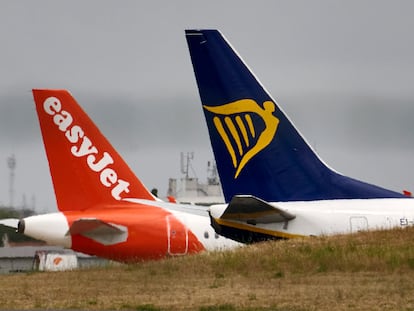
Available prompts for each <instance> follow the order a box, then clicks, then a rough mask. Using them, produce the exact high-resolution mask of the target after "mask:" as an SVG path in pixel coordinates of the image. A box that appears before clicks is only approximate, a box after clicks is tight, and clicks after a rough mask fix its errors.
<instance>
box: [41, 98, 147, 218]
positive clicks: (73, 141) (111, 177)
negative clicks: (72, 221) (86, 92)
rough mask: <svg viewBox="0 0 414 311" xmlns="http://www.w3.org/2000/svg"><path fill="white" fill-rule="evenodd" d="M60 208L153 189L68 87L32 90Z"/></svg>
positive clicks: (108, 201) (112, 200)
mask: <svg viewBox="0 0 414 311" xmlns="http://www.w3.org/2000/svg"><path fill="white" fill-rule="evenodd" d="M33 97H34V101H35V104H36V111H37V115H38V118H39V123H40V128H41V131H42V136H43V143H44V145H45V149H46V154H47V158H48V161H49V168H50V173H51V175H52V181H53V186H54V190H55V195H56V201H57V205H58V209H59V210H60V211H71V210H84V209H88V208H94V207H95V206H98V205H99V207H101V208H102V205H107V206H108V207H115V206H116V205H117V204H119V201H122V199H124V198H140V199H148V200H154V197H153V196H152V195H151V193H150V192H149V191H148V190H147V189H146V188H145V187H144V185H143V184H142V183H141V181H140V180H138V178H137V177H136V176H135V174H134V173H133V172H132V171H131V169H130V168H129V167H128V165H127V164H126V163H125V161H124V160H123V159H122V158H121V156H120V155H119V154H118V153H117V152H116V150H115V149H114V148H113V147H112V146H111V144H110V143H109V142H108V140H107V139H106V138H105V137H104V136H103V135H102V133H101V132H100V131H99V129H98V128H97V127H96V125H95V124H94V123H93V122H92V120H91V119H90V118H89V117H88V115H87V114H86V113H85V112H84V111H83V110H82V108H81V107H80V106H79V105H78V103H77V102H76V100H75V99H74V98H73V97H72V95H71V94H70V93H69V92H68V91H66V90H33Z"/></svg>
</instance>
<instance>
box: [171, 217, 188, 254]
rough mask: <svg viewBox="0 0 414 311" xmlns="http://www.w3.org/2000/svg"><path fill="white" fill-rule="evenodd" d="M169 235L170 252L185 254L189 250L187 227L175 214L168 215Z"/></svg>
mask: <svg viewBox="0 0 414 311" xmlns="http://www.w3.org/2000/svg"><path fill="white" fill-rule="evenodd" d="M166 221H167V235H168V254H169V255H185V254H187V251H188V230H187V227H186V226H185V225H184V224H183V223H182V222H180V221H179V220H178V219H177V218H175V217H174V216H173V215H169V216H167V217H166Z"/></svg>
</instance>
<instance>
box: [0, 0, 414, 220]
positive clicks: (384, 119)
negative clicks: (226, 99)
mask: <svg viewBox="0 0 414 311" xmlns="http://www.w3.org/2000/svg"><path fill="white" fill-rule="evenodd" d="M413 11H414V2H412V1H384V2H383V1H305V0H303V1H121V2H120V1H83V0H82V1H66V2H64V1H42V0H41V1H2V2H1V4H0V40H1V43H0V47H1V52H0V69H1V70H0V204H8V203H9V187H8V180H9V171H8V168H7V163H6V160H7V157H9V156H10V155H11V154H14V155H15V157H16V160H17V167H16V170H15V196H14V202H15V205H21V204H22V203H23V201H24V199H23V198H24V197H25V199H26V204H27V205H28V206H29V207H30V206H31V204H32V197H33V196H34V197H35V205H36V208H37V211H38V212H42V211H45V210H48V211H53V210H55V209H56V207H55V199H54V194H53V189H52V184H51V179H50V176H49V170H48V166H47V160H46V155H45V153H44V149H43V143H42V140H41V136H40V130H39V126H38V123H37V119H36V115H35V110H34V104H33V100H32V95H31V92H30V91H31V89H32V88H66V89H69V90H70V91H71V92H72V94H73V95H74V96H75V97H76V99H77V100H78V102H79V103H80V104H81V105H82V107H84V109H85V110H86V111H87V112H88V113H89V114H90V116H91V117H92V119H93V120H94V121H95V122H96V123H97V124H98V126H99V127H100V128H101V130H102V132H103V133H104V134H105V135H106V136H107V137H108V138H109V140H110V141H111V142H112V143H113V144H114V146H115V147H116V148H117V149H118V151H119V152H120V154H121V155H123V156H124V158H125V159H126V161H127V162H128V163H129V164H130V166H131V167H132V169H133V170H134V171H135V172H136V173H137V175H138V177H139V178H140V179H141V180H142V181H143V182H144V183H145V184H146V185H147V187H148V188H152V187H157V188H158V189H159V192H160V195H165V193H166V191H167V184H168V178H170V177H180V162H179V159H180V151H184V152H186V151H194V152H195V159H194V162H193V167H194V169H195V171H196V172H197V175H198V177H200V179H201V180H204V178H205V176H206V168H207V161H208V160H211V159H212V158H213V156H212V151H211V147H210V142H209V140H208V133H207V128H206V125H205V123H204V117H203V115H202V111H201V107H200V101H199V97H198V93H197V88H196V83H195V79H194V75H193V72H192V67H191V62H190V58H189V53H188V50H187V45H186V42H185V38H184V29H186V28H217V29H220V30H221V31H222V32H223V34H224V35H225V36H226V37H227V38H228V40H229V41H230V42H231V43H232V45H233V46H234V47H235V48H236V49H237V50H238V52H239V53H240V54H241V56H242V57H243V58H244V60H245V61H246V62H247V63H248V65H249V66H250V68H252V69H253V71H254V72H255V73H256V75H257V76H258V77H259V78H260V80H261V81H262V83H263V84H264V85H265V86H266V88H267V89H268V90H269V91H270V92H271V93H272V95H273V97H274V98H275V99H276V101H278V103H279V105H280V106H281V107H282V108H283V109H284V110H285V112H287V113H288V115H289V117H290V118H291V119H292V120H293V121H294V122H295V124H296V125H297V126H298V128H299V130H300V131H301V132H302V134H303V135H304V136H305V137H306V138H307V140H308V141H309V142H310V143H311V144H312V146H313V147H314V148H315V149H316V150H317V151H318V152H319V154H320V155H321V157H322V158H323V159H324V160H325V162H327V163H328V164H329V165H330V166H331V167H333V168H335V169H336V170H338V171H340V172H341V173H344V174H346V175H350V176H352V177H355V178H359V179H362V180H364V181H368V182H371V183H375V184H378V185H381V186H384V187H387V188H390V189H393V190H398V191H400V190H402V189H410V190H413V191H414V179H413V178H412V176H413V173H414V168H413V166H412V157H413V154H414V143H413V139H412V134H413V133H414V122H412V117H413V116H414V88H413V82H414V61H413V57H414V41H413V36H412V31H413V29H414V19H413V18H412V12H413Z"/></svg>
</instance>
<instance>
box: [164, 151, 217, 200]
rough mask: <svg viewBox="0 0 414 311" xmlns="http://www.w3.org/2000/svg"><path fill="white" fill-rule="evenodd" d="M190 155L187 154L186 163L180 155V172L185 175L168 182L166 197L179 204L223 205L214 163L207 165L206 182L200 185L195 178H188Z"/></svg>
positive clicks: (191, 156) (191, 155)
mask: <svg viewBox="0 0 414 311" xmlns="http://www.w3.org/2000/svg"><path fill="white" fill-rule="evenodd" d="M192 158H193V154H192V153H187V157H186V162H185V160H184V157H183V153H181V172H182V173H183V174H185V176H184V177H181V178H179V179H177V178H170V179H169V180H168V191H167V196H169V197H174V198H175V200H176V201H177V202H179V203H186V204H197V205H211V204H219V203H224V196H223V191H222V189H221V184H220V179H219V177H218V173H217V167H216V165H215V163H214V162H208V163H207V173H208V177H207V182H206V183H201V182H200V181H199V180H198V178H197V177H190V176H189V174H188V168H189V167H190V166H191V163H190V160H191V159H192Z"/></svg>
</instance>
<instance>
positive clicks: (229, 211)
mask: <svg viewBox="0 0 414 311" xmlns="http://www.w3.org/2000/svg"><path fill="white" fill-rule="evenodd" d="M295 217H296V216H295V215H292V214H290V213H288V212H286V211H283V210H281V209H279V208H277V207H275V206H273V205H271V204H269V203H267V202H265V201H263V200H261V199H259V198H256V197H254V196H251V195H237V196H234V197H233V199H232V200H231V202H230V204H229V206H228V207H227V208H226V210H225V211H224V213H223V215H221V217H220V218H221V219H226V220H238V221H246V222H247V223H249V224H254V225H255V224H258V223H262V224H267V223H272V222H287V221H289V220H292V219H294V218H295Z"/></svg>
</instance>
